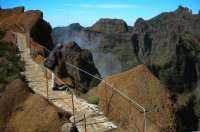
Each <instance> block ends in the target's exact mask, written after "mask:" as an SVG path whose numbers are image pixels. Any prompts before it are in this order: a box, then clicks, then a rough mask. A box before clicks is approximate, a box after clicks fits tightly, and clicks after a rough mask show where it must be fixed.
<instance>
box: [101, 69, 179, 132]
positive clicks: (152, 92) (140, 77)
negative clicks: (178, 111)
mask: <svg viewBox="0 0 200 132" xmlns="http://www.w3.org/2000/svg"><path fill="white" fill-rule="evenodd" d="M105 81H107V82H110V83H111V82H112V83H113V85H114V86H115V87H116V88H117V89H118V90H119V91H121V92H122V93H124V94H125V95H126V96H128V97H130V98H131V99H133V100H134V101H137V103H139V104H140V105H142V106H143V107H145V108H146V110H147V112H146V116H147V117H148V118H147V119H148V120H147V131H175V126H176V125H175V115H174V108H173V102H172V100H171V99H170V93H169V92H168V91H167V90H166V88H165V87H164V86H163V85H162V84H161V82H160V81H159V80H158V79H157V78H156V77H155V76H153V75H152V74H151V72H150V71H149V70H148V69H147V68H146V67H145V66H144V65H139V66H137V67H135V68H133V69H130V70H128V71H126V72H123V73H119V74H115V75H112V76H109V77H107V78H106V79H105ZM105 88H106V85H105V84H104V82H102V83H100V84H99V86H98V91H99V95H101V96H103V97H104V98H107V99H108V100H109V106H110V108H108V109H109V110H108V113H110V116H111V117H112V118H113V119H114V120H115V121H117V122H118V123H120V124H124V125H122V127H124V128H125V129H127V130H126V131H133V130H132V129H131V128H132V127H131V124H126V122H125V121H124V120H122V119H120V116H119V114H118V113H117V112H114V111H112V106H113V107H117V108H118V109H119V110H121V111H122V113H123V114H124V115H126V116H127V117H129V118H131V119H132V121H130V122H131V123H132V124H135V125H136V126H137V127H138V128H140V130H142V126H143V114H141V113H140V111H142V110H141V109H137V106H136V105H134V104H133V106H132V105H130V104H129V102H128V101H127V100H126V99H124V98H122V97H121V96H120V95H119V94H117V93H113V92H112V91H111V90H110V89H109V88H107V91H105ZM106 96H107V97H106ZM104 106H105V102H104V101H103V100H101V98H100V101H99V107H100V108H101V109H102V110H103V111H104V112H105V111H106V108H105V107H104ZM134 106H135V107H134Z"/></svg>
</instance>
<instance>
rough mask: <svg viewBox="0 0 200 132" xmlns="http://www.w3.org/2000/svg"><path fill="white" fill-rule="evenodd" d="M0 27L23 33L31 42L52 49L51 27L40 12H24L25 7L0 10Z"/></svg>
mask: <svg viewBox="0 0 200 132" xmlns="http://www.w3.org/2000/svg"><path fill="white" fill-rule="evenodd" d="M0 14H1V15H2V16H1V19H0V27H1V28H2V29H4V30H8V31H18V32H23V33H25V34H26V35H27V37H29V39H30V40H29V41H33V42H37V43H39V44H41V45H43V46H45V47H46V48H48V49H49V50H51V49H52V47H53V45H52V39H51V36H50V32H51V29H52V28H51V26H50V24H49V23H47V22H46V21H45V20H43V13H42V12H41V11H39V10H30V11H26V12H24V7H17V8H13V9H0Z"/></svg>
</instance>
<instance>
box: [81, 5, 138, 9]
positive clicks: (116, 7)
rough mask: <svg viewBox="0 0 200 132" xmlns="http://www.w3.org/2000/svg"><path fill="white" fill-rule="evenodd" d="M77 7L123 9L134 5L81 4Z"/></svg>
mask: <svg viewBox="0 0 200 132" xmlns="http://www.w3.org/2000/svg"><path fill="white" fill-rule="evenodd" d="M79 7H82V8H104V9H125V8H135V7H136V5H133V4H97V5H93V4H81V5H79Z"/></svg>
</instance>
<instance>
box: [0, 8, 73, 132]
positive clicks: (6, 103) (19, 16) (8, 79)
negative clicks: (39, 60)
mask: <svg viewBox="0 0 200 132" xmlns="http://www.w3.org/2000/svg"><path fill="white" fill-rule="evenodd" d="M50 29H51V27H50V25H49V24H48V23H47V22H45V21H44V20H43V19H42V12H40V11H27V12H24V8H23V7H18V8H14V9H0V51H1V52H0V64H1V67H0V90H1V92H3V94H1V98H0V131H60V129H61V127H62V125H63V124H64V123H66V121H68V119H69V117H70V116H71V115H70V114H68V113H66V112H64V111H62V110H60V109H58V108H56V107H55V106H54V105H53V104H51V103H50V102H49V101H48V100H47V99H45V98H44V97H42V96H41V95H37V94H34V92H33V91H32V90H31V89H30V88H29V87H28V86H27V85H26V82H24V75H23V74H22V73H23V70H24V68H23V62H21V61H20V56H19V55H20V54H19V50H18V48H17V46H16V42H17V41H16V37H15V35H14V34H13V33H12V32H13V31H15V32H21V33H24V34H26V35H27V36H29V35H30V34H31V35H30V37H29V40H30V41H31V42H34V41H36V42H39V43H41V45H43V46H46V48H49V49H51V48H52V46H53V45H52V41H51V36H50V35H49V34H50V31H51V30H50ZM35 31H37V32H41V33H43V34H42V35H40V36H38V34H36V33H34V32H35ZM32 37H33V38H32ZM35 48H36V47H35ZM41 53H42V52H41Z"/></svg>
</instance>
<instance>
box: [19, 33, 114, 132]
mask: <svg viewBox="0 0 200 132" xmlns="http://www.w3.org/2000/svg"><path fill="white" fill-rule="evenodd" d="M16 36H17V46H18V48H19V50H20V54H21V59H22V61H24V63H25V77H26V81H27V82H28V85H29V87H30V88H31V89H33V90H34V91H35V93H37V94H40V95H42V96H44V97H47V90H46V89H47V83H46V78H45V73H44V69H43V68H44V67H42V66H40V65H38V64H36V63H35V62H34V61H33V60H32V58H31V56H30V49H29V48H28V47H27V41H26V37H25V36H24V35H23V34H21V33H16ZM48 86H51V80H48ZM48 93H49V100H50V101H51V102H52V103H53V104H54V105H56V106H57V107H59V108H61V109H63V110H65V111H67V112H70V113H71V114H72V113H73V110H72V108H73V105H72V94H70V93H69V92H67V91H52V89H51V88H49V92H48ZM73 100H74V110H75V112H74V113H75V122H76V126H77V128H78V130H79V131H80V132H84V131H85V122H84V114H85V115H86V118H87V122H86V128H87V132H103V131H104V132H105V131H110V130H114V129H116V128H117V127H116V126H115V125H114V124H113V123H112V122H109V121H108V119H107V118H106V117H104V115H103V113H101V112H99V111H98V108H97V106H96V105H92V104H88V103H87V102H86V101H85V100H83V99H80V98H78V97H75V96H74V97H73ZM36 103H37V102H36ZM47 120H48V119H47ZM70 120H71V122H74V116H73V117H72V118H71V119H70ZM71 125H72V123H68V124H67V123H66V124H64V125H63V127H62V131H68V129H69V127H70V126H71Z"/></svg>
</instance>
